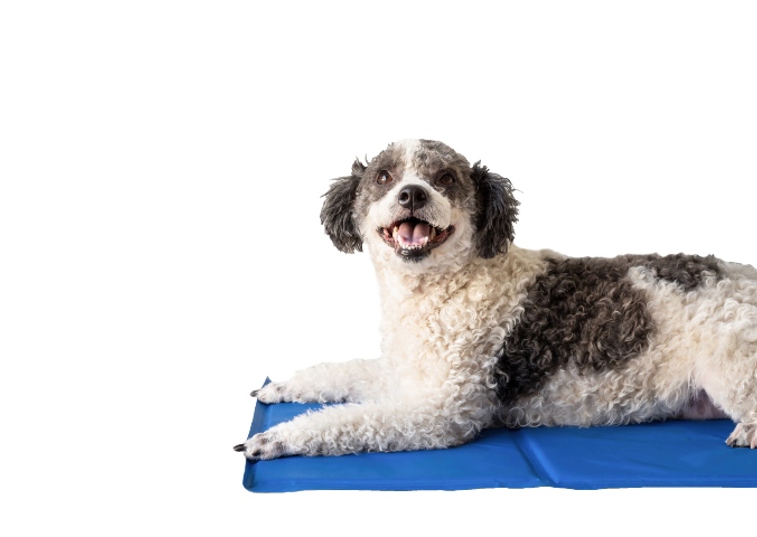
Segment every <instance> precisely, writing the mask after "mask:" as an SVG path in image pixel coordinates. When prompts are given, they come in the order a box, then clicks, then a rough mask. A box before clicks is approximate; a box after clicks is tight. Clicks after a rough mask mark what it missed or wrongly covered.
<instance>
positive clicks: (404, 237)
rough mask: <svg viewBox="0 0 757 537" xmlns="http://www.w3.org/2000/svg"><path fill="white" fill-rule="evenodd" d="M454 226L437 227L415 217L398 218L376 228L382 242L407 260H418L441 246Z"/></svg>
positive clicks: (453, 229) (452, 231)
mask: <svg viewBox="0 0 757 537" xmlns="http://www.w3.org/2000/svg"><path fill="white" fill-rule="evenodd" d="M454 231H455V227H454V226H449V227H447V228H444V229H442V228H439V227H436V226H433V225H432V224H430V223H429V222H426V221H425V220H420V219H418V218H415V217H410V218H406V219H404V220H398V221H396V222H394V223H393V224H392V225H390V226H389V227H381V228H379V229H378V232H379V235H381V238H382V239H384V242H385V243H386V244H388V245H389V246H391V247H392V248H393V249H394V251H395V253H396V254H397V255H399V256H401V257H402V258H404V259H407V260H413V261H420V260H421V259H423V258H424V257H426V256H427V255H428V254H429V252H431V250H433V249H434V248H436V247H438V246H441V245H442V244H444V242H445V241H446V240H447V239H448V238H449V236H450V235H452V233H454Z"/></svg>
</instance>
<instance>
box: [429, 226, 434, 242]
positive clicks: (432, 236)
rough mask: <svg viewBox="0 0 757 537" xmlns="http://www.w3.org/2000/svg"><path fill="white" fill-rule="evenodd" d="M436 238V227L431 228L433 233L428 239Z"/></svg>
mask: <svg viewBox="0 0 757 537" xmlns="http://www.w3.org/2000/svg"><path fill="white" fill-rule="evenodd" d="M435 238H436V228H435V227H432V228H431V233H429V234H428V240H430V241H432V240H434V239H435Z"/></svg>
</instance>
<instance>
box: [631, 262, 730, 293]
mask: <svg viewBox="0 0 757 537" xmlns="http://www.w3.org/2000/svg"><path fill="white" fill-rule="evenodd" d="M620 259H624V260H627V261H628V263H630V264H631V265H633V266H643V267H646V268H648V269H651V270H652V271H654V273H655V276H656V277H657V278H659V279H661V280H665V281H668V282H673V283H675V284H678V285H679V286H680V287H681V289H682V290H683V291H686V292H688V291H693V290H694V289H696V288H697V287H699V286H700V285H702V283H704V280H705V278H706V277H707V276H708V275H711V276H714V277H715V278H717V279H720V278H722V276H723V274H722V271H721V269H720V264H719V263H718V260H717V258H716V257H715V256H713V255H708V256H706V257H702V256H698V255H686V254H676V255H666V256H660V255H657V254H652V255H646V256H640V255H625V256H621V258H620Z"/></svg>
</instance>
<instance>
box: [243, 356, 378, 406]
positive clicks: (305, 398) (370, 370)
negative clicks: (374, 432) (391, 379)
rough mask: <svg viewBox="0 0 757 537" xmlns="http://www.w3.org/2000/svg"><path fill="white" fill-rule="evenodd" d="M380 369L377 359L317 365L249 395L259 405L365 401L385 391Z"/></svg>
mask: <svg viewBox="0 0 757 537" xmlns="http://www.w3.org/2000/svg"><path fill="white" fill-rule="evenodd" d="M383 368H384V364H383V361H381V360H380V359H377V360H351V361H349V362H342V363H325V364H319V365H315V366H312V367H309V368H307V369H303V370H301V371H297V372H296V373H295V374H294V376H292V378H291V379H289V380H287V381H285V382H271V383H269V384H267V385H265V386H263V387H262V388H260V389H258V390H254V391H253V392H252V393H251V394H250V395H251V396H253V397H256V398H257V399H258V401H260V402H262V403H285V402H286V403H289V402H296V403H355V402H361V401H367V400H371V399H374V398H376V397H377V396H378V395H380V394H381V393H382V392H383V391H384V389H385V386H383V383H384V382H386V375H385V374H384V373H383Z"/></svg>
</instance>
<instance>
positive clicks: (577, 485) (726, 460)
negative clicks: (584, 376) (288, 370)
mask: <svg viewBox="0 0 757 537" xmlns="http://www.w3.org/2000/svg"><path fill="white" fill-rule="evenodd" d="M320 406H321V405H316V404H310V405H303V404H296V403H282V404H277V405H265V404H263V403H260V402H258V403H257V404H256V407H255V415H254V417H253V420H252V427H251V428H250V436H251V435H253V434H255V433H258V432H260V431H264V430H266V429H268V428H269V427H271V426H273V425H276V424H277V423H280V422H282V421H287V420H289V419H291V418H293V417H294V416H297V415H299V414H302V413H303V412H306V411H307V410H310V409H317V408H320ZM733 427H734V425H733V423H732V422H731V421H729V420H712V421H669V422H664V423H650V424H642V425H627V426H622V427H592V428H586V429H580V428H573V427H560V428H547V427H544V428H531V429H519V430H508V429H490V430H486V431H484V432H483V434H482V435H481V436H480V437H479V438H478V439H477V440H475V441H474V442H471V443H469V444H466V445H463V446H459V447H454V448H450V449H442V450H432V451H413V452H401V453H361V454H358V455H345V456H341V457H285V458H281V459H276V460H272V461H260V462H256V463H251V462H249V461H247V462H246V466H245V472H244V481H243V483H244V487H245V488H246V489H247V490H250V491H253V492H289V491H296V490H345V489H349V490H464V489H480V488H499V487H505V488H530V487H561V488H569V489H602V488H631V487H757V451H754V450H750V449H745V448H738V449H737V448H730V447H728V446H726V444H725V439H726V438H727V437H728V435H729V434H730V432H731V431H732V430H733Z"/></svg>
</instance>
